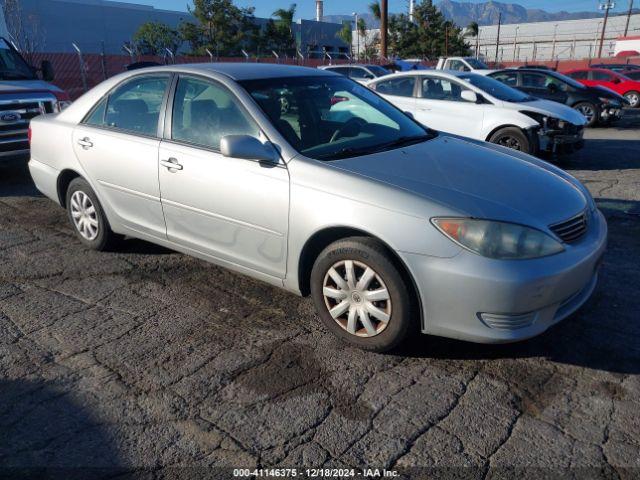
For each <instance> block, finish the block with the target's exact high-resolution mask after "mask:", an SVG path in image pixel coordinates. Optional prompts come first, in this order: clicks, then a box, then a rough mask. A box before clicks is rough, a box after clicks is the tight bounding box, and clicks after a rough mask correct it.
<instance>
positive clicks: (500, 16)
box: [495, 12, 502, 62]
mask: <svg viewBox="0 0 640 480" xmlns="http://www.w3.org/2000/svg"><path fill="white" fill-rule="evenodd" d="M501 23H502V12H500V13H498V35H497V36H496V56H495V59H496V62H497V61H498V47H499V46H500V24H501Z"/></svg>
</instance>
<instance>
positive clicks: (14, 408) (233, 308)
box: [0, 111, 640, 479]
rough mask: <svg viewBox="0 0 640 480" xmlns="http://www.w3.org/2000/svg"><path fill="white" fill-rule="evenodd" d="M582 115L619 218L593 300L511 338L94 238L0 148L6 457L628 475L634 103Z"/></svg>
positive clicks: (42, 463)
mask: <svg viewBox="0 0 640 480" xmlns="http://www.w3.org/2000/svg"><path fill="white" fill-rule="evenodd" d="M586 137H587V139H588V140H587V142H586V146H585V148H584V149H583V150H582V151H580V152H579V153H577V154H576V155H574V156H573V157H571V158H570V159H569V160H565V161H562V162H561V163H560V165H561V166H562V167H563V168H566V169H567V170H569V171H570V172H571V173H572V174H574V175H575V176H577V177H578V178H579V179H581V180H582V181H583V182H585V184H586V185H587V186H588V188H589V189H590V190H591V191H592V192H593V194H594V196H595V197H596V199H597V202H598V204H599V206H600V208H601V209H602V210H603V211H604V212H605V214H606V216H607V219H608V222H609V228H610V245H609V250H608V253H607V255H606V257H605V260H604V265H603V268H602V275H601V280H600V284H599V286H598V288H597V290H596V292H595V294H594V295H593V297H592V298H591V300H590V301H589V302H588V303H587V304H586V305H585V306H584V308H582V309H581V310H580V311H579V312H577V313H576V314H575V315H573V316H572V317H570V318H569V319H567V320H565V321H564V322H562V323H560V324H559V325H557V326H556V327H554V328H552V329H551V330H550V331H548V332H547V333H545V334H544V335H542V336H540V337H538V338H535V339H532V340H530V341H526V342H523V343H519V344H514V345H501V346H500V345H499V346H486V345H475V344H470V343H463V342H457V341H453V340H446V339H442V338H436V337H428V336H422V335H418V334H416V335H415V337H414V338H412V339H411V341H410V342H409V343H408V344H407V345H406V346H404V347H403V348H402V349H401V350H400V351H398V352H396V353H394V354H391V355H389V354H387V355H379V354H372V353H366V352H363V351H359V350H356V349H354V348H350V347H347V346H345V345H343V344H341V343H339V342H338V340H336V339H335V338H334V337H333V336H332V335H330V334H329V333H328V332H327V331H325V330H324V328H323V327H322V326H321V324H320V321H319V320H318V318H317V317H316V315H315V314H314V310H313V306H312V304H311V301H310V300H309V299H300V298H298V297H296V296H294V295H291V294H288V293H286V292H283V291H281V290H278V289H275V288H272V287H270V286H268V285H266V284H263V283H260V282H258V281H254V280H251V279H248V278H246V277H243V276H240V275H236V274H233V273H230V272H228V271H226V270H224V269H221V268H218V267H216V266H213V265H210V264H207V263H205V262H203V261H200V260H196V259H194V258H190V257H187V256H184V255H181V254H178V253H174V252H171V251H168V250H165V249H162V248H159V247H155V246H152V245H149V244H147V243H144V242H140V241H135V240H131V241H128V242H126V244H125V245H124V246H123V248H122V250H120V251H118V252H114V253H96V252H92V251H88V250H86V249H84V248H83V247H82V246H81V244H80V243H79V242H78V241H76V240H75V238H74V237H73V234H72V231H71V229H70V227H69V226H68V225H67V220H66V217H65V214H64V211H63V210H62V209H61V208H59V207H57V206H55V205H54V204H53V203H52V202H51V201H49V200H47V199H45V198H43V197H42V196H39V195H38V194H37V192H36V191H35V189H34V187H33V185H32V183H31V181H30V177H29V175H28V173H27V170H26V168H25V166H24V165H23V164H22V163H15V162H14V163H10V164H5V165H0V477H2V476H3V473H2V472H4V475H5V476H6V475H8V474H9V473H11V472H13V473H21V474H24V475H25V476H28V474H29V472H31V473H33V471H34V470H33V469H38V468H41V467H48V468H49V469H51V470H49V471H48V472H49V474H51V475H53V476H55V475H56V472H58V473H59V472H66V473H65V474H64V475H63V477H64V478H82V479H85V478H89V477H90V476H92V475H93V476H95V477H96V478H114V477H118V478H119V477H124V476H127V475H129V474H130V472H131V471H135V472H137V474H139V475H140V476H148V478H169V477H172V476H175V475H179V474H183V473H184V474H185V475H186V476H185V478H197V477H200V476H205V475H210V476H211V477H212V478H214V477H216V476H217V477H219V478H231V475H232V471H231V470H229V468H239V467H246V468H254V467H271V466H278V467H298V468H300V467H355V468H361V467H374V468H383V467H386V468H388V469H395V470H397V471H398V472H401V473H402V474H404V475H406V477H407V478H409V477H410V478H423V477H424V478H427V476H429V478H433V477H434V476H456V477H459V478H461V477H464V478H481V477H487V476H489V477H491V476H497V477H500V476H502V477H505V478H509V477H510V476H511V475H513V474H514V472H520V474H527V473H529V474H530V476H531V477H535V478H540V477H541V476H544V475H542V474H547V475H549V476H556V475H562V476H573V477H575V478H585V477H590V478H600V477H605V478H618V477H619V478H634V477H635V478H637V477H638V475H640V453H639V452H640V314H639V313H638V312H639V311H640V215H639V214H640V112H638V111H636V112H629V114H628V115H627V117H625V119H624V120H623V121H622V122H620V124H619V125H618V126H616V127H614V128H597V129H591V130H589V131H588V132H587V134H586ZM89 469H91V470H89ZM521 469H522V470H521ZM36 471H39V470H36ZM39 472H40V473H39V474H38V475H39V476H37V478H46V475H45V476H42V472H43V471H39ZM185 472H186V473H185ZM509 472H510V473H509ZM74 475H75V477H74ZM421 476H423V477H421ZM217 477H216V478H217ZM34 478H36V477H34Z"/></svg>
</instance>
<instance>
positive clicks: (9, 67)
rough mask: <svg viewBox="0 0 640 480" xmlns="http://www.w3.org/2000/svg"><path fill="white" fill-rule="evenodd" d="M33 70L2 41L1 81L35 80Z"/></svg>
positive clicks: (0, 50) (0, 53)
mask: <svg viewBox="0 0 640 480" xmlns="http://www.w3.org/2000/svg"><path fill="white" fill-rule="evenodd" d="M35 78H36V77H35V75H34V72H33V69H32V68H31V67H30V66H29V65H27V62H25V61H24V59H23V58H22V57H21V56H20V55H19V54H18V53H17V52H16V51H15V50H14V49H13V48H12V47H11V46H10V45H9V44H8V43H7V41H6V40H5V39H4V38H1V39H0V80H34V79H35Z"/></svg>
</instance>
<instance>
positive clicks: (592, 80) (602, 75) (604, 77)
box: [587, 70, 619, 91]
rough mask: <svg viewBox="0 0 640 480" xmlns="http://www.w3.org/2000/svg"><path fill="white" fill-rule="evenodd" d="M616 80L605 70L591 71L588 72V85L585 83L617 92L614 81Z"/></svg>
mask: <svg viewBox="0 0 640 480" xmlns="http://www.w3.org/2000/svg"><path fill="white" fill-rule="evenodd" d="M616 78H617V77H615V76H614V75H613V74H612V73H610V72H607V71H606V70H591V71H589V83H587V85H589V86H596V85H601V86H603V87H607V88H610V89H611V90H614V91H615V90H617V86H618V85H617V84H618V83H619V82H616V81H615V80H616Z"/></svg>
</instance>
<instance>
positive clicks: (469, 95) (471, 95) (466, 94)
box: [460, 90, 478, 103]
mask: <svg viewBox="0 0 640 480" xmlns="http://www.w3.org/2000/svg"><path fill="white" fill-rule="evenodd" d="M460 98H462V99H463V100H465V101H467V102H471V103H478V95H476V92H472V91H471V90H463V91H462V92H461V93H460Z"/></svg>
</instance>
